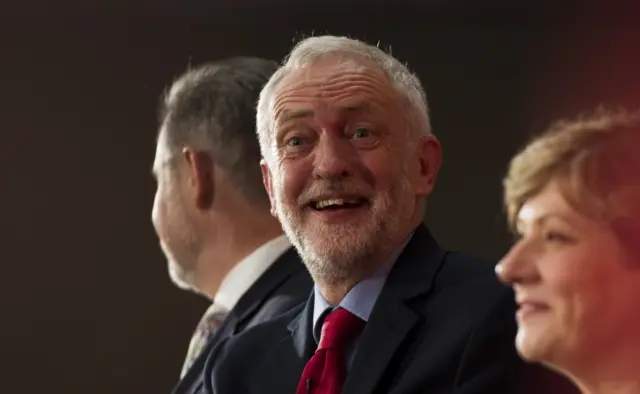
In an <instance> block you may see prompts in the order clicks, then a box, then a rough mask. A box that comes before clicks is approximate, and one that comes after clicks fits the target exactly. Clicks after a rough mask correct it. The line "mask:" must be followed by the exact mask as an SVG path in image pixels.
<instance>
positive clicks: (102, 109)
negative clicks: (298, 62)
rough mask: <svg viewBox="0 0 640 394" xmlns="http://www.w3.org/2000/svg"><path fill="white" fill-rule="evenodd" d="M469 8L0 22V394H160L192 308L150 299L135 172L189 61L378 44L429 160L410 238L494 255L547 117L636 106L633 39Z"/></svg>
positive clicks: (138, 9) (598, 18) (76, 13)
mask: <svg viewBox="0 0 640 394" xmlns="http://www.w3.org/2000/svg"><path fill="white" fill-rule="evenodd" d="M318 3H320V2H318ZM470 3H473V4H474V5H473V6H469V5H468V4H464V2H454V1H439V2H438V1H431V2H429V1H427V2H423V3H420V2H418V1H415V2H413V3H412V4H410V3H408V2H395V3H394V5H390V4H386V5H384V4H373V3H369V4H368V5H367V4H365V3H364V2H361V4H355V5H351V6H345V5H344V2H343V3H338V2H334V3H322V4H323V5H318V4H315V5H313V4H310V3H309V4H306V3H305V4H303V3H300V2H298V3H295V4H294V3H291V4H285V3H284V2H275V3H274V2H271V6H267V5H265V4H262V5H259V4H250V3H249V2H247V1H245V0H239V1H235V2H233V4H234V7H231V6H230V5H226V6H223V5H222V4H215V3H210V2H205V1H192V2H186V3H185V2H181V3H180V5H176V4H171V3H170V2H169V1H164V2H156V3H154V4H152V3H151V2H143V1H138V2H135V3H133V2H129V3H128V4H125V3H124V2H120V3H118V2H114V1H112V2H110V3H108V4H107V3H106V2H105V3H103V4H102V5H99V4H92V5H89V4H87V2H84V3H80V2H77V4H71V3H69V4H65V5H60V4H56V5H54V4H53V2H51V4H48V3H43V2H40V4H38V3H37V2H35V1H23V2H22V3H20V4H19V5H18V4H6V5H3V6H2V7H1V8H0V9H1V10H2V11H0V48H1V51H2V52H1V56H0V75H1V76H2V78H1V79H0V81H1V82H2V83H1V84H0V93H1V94H0V109H1V110H0V114H1V115H0V158H1V162H0V164H1V165H0V180H1V181H2V182H1V185H2V194H1V197H0V201H2V221H1V224H2V225H1V227H0V228H2V237H1V238H0V239H1V240H2V244H1V246H2V249H1V250H2V264H3V265H2V267H3V270H2V272H3V274H2V275H0V288H1V289H2V297H1V298H0V299H1V300H2V301H1V302H2V311H3V316H2V318H1V319H0V326H1V328H0V333H1V337H2V348H1V349H2V360H3V361H4V362H3V365H2V369H1V370H2V374H1V376H2V380H0V391H1V392H15V393H17V392H20V393H96V394H98V393H100V394H101V393H121V394H127V393H163V392H168V391H169V390H170V388H171V386H172V384H173V383H174V382H175V380H176V377H177V375H178V373H179V367H180V364H181V361H182V358H183V356H184V352H185V347H186V344H187V340H188V337H189V335H190V333H191V330H192V328H193V326H194V325H195V323H196V321H197V320H198V318H199V316H200V313H202V311H203V308H204V307H205V305H206V303H205V302H204V300H201V299H199V298H198V297H196V296H194V295H191V294H188V293H185V292H182V291H180V290H178V289H176V288H174V287H173V286H172V284H171V283H170V282H169V279H168V276H167V273H166V264H165V261H164V258H163V256H162V254H161V252H160V250H159V248H158V246H157V240H156V237H155V234H154V232H153V228H152V227H151V223H150V210H151V204H152V199H153V193H154V188H155V184H154V182H153V180H152V178H151V176H150V172H149V170H150V166H151V161H152V158H153V153H154V138H155V129H156V104H157V102H158V96H159V95H160V93H161V92H162V90H163V88H164V86H165V85H166V84H168V83H169V82H170V81H171V80H172V78H174V77H175V76H177V75H178V74H179V73H180V72H182V71H183V70H184V69H185V68H186V66H187V65H188V64H189V63H191V64H197V63H199V62H202V61H206V60H209V59H217V58H222V57H225V56H231V55H257V56H265V57H273V58H278V59H279V58H281V57H282V56H283V55H284V54H285V53H286V52H287V50H288V49H289V48H290V46H291V44H292V39H293V38H294V37H299V36H301V35H302V34H307V35H308V34H311V33H312V32H315V34H320V33H323V32H327V31H328V32H330V33H333V34H350V35H352V36H356V37H359V38H364V39H367V40H369V41H371V42H376V41H378V40H381V41H382V44H383V45H384V46H388V45H391V47H392V50H393V53H394V54H395V55H396V56H397V57H399V58H400V59H401V60H403V61H406V62H408V63H409V65H410V66H412V68H413V69H415V70H416V71H417V72H418V73H419V75H420V77H421V78H422V80H423V82H424V84H425V86H426V89H427V92H428V95H429V100H430V104H431V109H432V119H433V127H434V131H435V133H436V135H437V136H438V137H439V138H440V140H441V142H442V144H443V147H444V152H445V156H444V158H445V164H444V167H443V169H442V172H441V177H440V181H439V185H438V189H437V192H436V194H435V195H434V196H433V199H432V201H431V204H430V210H429V213H428V217H427V219H428V222H429V224H430V225H431V227H432V228H433V230H434V232H435V234H436V235H437V237H438V238H439V239H440V241H441V242H442V243H443V244H444V245H445V246H447V247H451V248H456V249H464V250H467V251H470V252H474V253H477V254H480V255H484V256H488V257H495V258H497V257H499V256H500V254H501V253H503V252H504V251H505V250H506V248H507V247H508V244H509V237H508V235H507V234H506V232H505V231H504V224H503V217H502V213H501V208H500V180H501V177H502V175H503V174H504V171H505V168H506V165H507V162H508V159H509V157H510V155H511V154H512V153H513V152H514V151H515V150H516V148H517V147H518V146H519V145H520V144H521V143H522V141H524V139H525V137H526V136H527V135H528V134H529V133H530V132H531V131H532V130H534V129H537V128H539V127H542V126H543V125H545V124H546V123H547V122H548V121H549V120H550V119H552V118H553V117H555V116H560V115H562V116H564V115H571V114H575V112H576V111H577V110H580V109H589V108H592V107H593V106H594V105H595V104H597V103H600V102H605V103H613V104H617V103H623V104H625V103H626V104H637V103H639V102H640V100H638V98H639V96H640V89H639V87H640V78H639V77H638V73H637V69H638V66H639V65H640V57H639V53H638V52H639V50H638V48H639V47H638V45H637V38H638V37H639V36H638V33H640V28H638V27H637V26H634V24H633V15H638V14H637V13H635V14H633V13H631V12H629V11H628V10H626V12H624V13H611V12H604V11H603V10H604V9H603V8H589V9H585V8H584V7H583V8H577V7H575V6H573V7H570V6H567V7H563V8H562V9H560V8H558V7H553V8H549V7H546V8H545V7H542V5H538V6H534V7H532V6H529V7H524V6H521V7H517V6H511V7H509V9H507V8H505V7H501V6H498V5H495V4H494V5H492V4H491V3H488V2H477V1H475V2H470ZM532 3H533V2H532ZM478 4H481V5H478ZM609 4H610V3H609ZM634 41H635V42H634Z"/></svg>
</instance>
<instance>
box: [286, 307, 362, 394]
mask: <svg viewBox="0 0 640 394" xmlns="http://www.w3.org/2000/svg"><path fill="white" fill-rule="evenodd" d="M364 324H365V322H364V321H363V320H362V319H360V318H359V317H358V316H356V315H354V314H352V313H351V312H349V311H348V310H346V309H342V308H338V309H336V310H334V311H333V312H331V313H329V314H328V315H327V317H326V318H325V319H324V323H323V324H322V333H321V334H320V343H319V344H318V349H317V350H316V352H315V354H314V355H313V357H311V359H310V360H309V362H308V363H307V365H306V366H305V367H304V371H302V378H301V379H300V382H299V383H298V389H297V390H296V394H339V393H340V392H341V391H342V386H343V385H344V381H345V379H346V378H347V365H346V354H345V350H346V347H347V345H349V343H350V342H351V341H352V340H353V339H354V338H355V337H356V335H358V334H359V333H360V331H362V329H363V328H364Z"/></svg>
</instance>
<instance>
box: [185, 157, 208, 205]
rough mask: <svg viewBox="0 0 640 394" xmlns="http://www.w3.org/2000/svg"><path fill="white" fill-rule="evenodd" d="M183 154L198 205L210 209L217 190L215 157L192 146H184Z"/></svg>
mask: <svg viewBox="0 0 640 394" xmlns="http://www.w3.org/2000/svg"><path fill="white" fill-rule="evenodd" d="M182 155H183V157H184V160H185V162H186V163H187V167H188V170H189V177H188V179H189V180H190V186H191V187H192V188H193V190H194V194H193V195H194V197H195V203H196V206H197V207H198V208H199V209H209V208H210V207H211V204H213V196H214V192H215V190H214V189H215V188H214V184H215V183H214V180H215V179H214V172H213V159H212V158H211V156H210V155H209V154H208V153H206V152H203V151H196V150H194V149H192V148H190V147H185V148H183V149H182Z"/></svg>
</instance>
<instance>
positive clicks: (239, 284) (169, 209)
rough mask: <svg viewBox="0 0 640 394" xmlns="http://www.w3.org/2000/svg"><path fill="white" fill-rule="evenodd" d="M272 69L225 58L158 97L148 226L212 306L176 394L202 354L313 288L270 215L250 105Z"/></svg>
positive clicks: (194, 375) (176, 276) (172, 267)
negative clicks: (155, 186) (154, 185)
mask: <svg viewBox="0 0 640 394" xmlns="http://www.w3.org/2000/svg"><path fill="white" fill-rule="evenodd" d="M276 69H277V64H276V63H275V62H272V61H269V60H262V59H257V58H232V59H227V60H223V61H219V62H215V63H210V64H206V65H203V66H201V67H199V68H196V69H193V70H190V71H188V72H187V73H186V74H184V75H183V76H181V77H180V78H179V79H178V80H177V81H176V82H175V83H174V84H173V85H172V86H171V88H170V89H169V91H168V93H167V94H166V95H165V96H164V100H163V102H162V110H161V120H160V121H161V127H160V132H159V136H158V144H157V150H156V156H155V162H154V164H153V173H154V175H155V177H156V179H157V182H158V189H157V191H156V196H155V201H154V205H153V213H152V219H153V224H154V226H155V228H156V231H157V233H158V236H159V238H160V244H161V246H162V249H163V250H164V252H165V254H166V256H167V259H168V261H169V273H170V275H171V278H172V280H173V281H174V282H175V283H176V284H177V285H178V286H180V287H181V288H183V289H188V290H192V291H194V292H197V293H200V294H202V295H204V296H205V297H207V298H209V299H210V300H212V305H211V307H210V308H209V309H208V310H207V312H206V313H205V315H204V316H203V318H202V320H201V322H200V324H199V325H198V327H197V329H196V331H195V332H194V335H193V338H192V340H191V343H190V345H189V349H188V353H187V357H186V360H185V362H184V367H183V370H182V374H181V378H182V379H181V382H180V383H179V384H178V386H177V387H176V388H175V390H174V392H175V393H189V392H195V391H196V390H198V387H199V386H200V385H201V382H202V376H201V372H202V368H203V365H204V361H205V359H206V357H204V356H203V353H204V354H206V352H207V350H206V349H207V348H208V347H211V346H213V345H215V344H216V343H217V342H219V341H220V340H222V339H224V338H226V337H228V336H230V335H232V334H235V333H237V332H240V331H242V330H244V329H245V328H247V327H250V326H252V325H255V324H257V323H260V322H263V321H265V320H268V319H269V318H272V317H273V316H276V315H278V314H280V313H282V312H284V311H287V310H289V309H291V308H292V307H293V306H295V305H298V304H300V303H302V302H304V300H305V299H306V298H307V297H308V293H309V290H310V289H311V288H312V282H311V279H310V277H309V275H308V272H307V271H306V269H305V267H304V265H302V264H301V263H300V259H299V257H298V255H297V253H296V251H295V250H294V249H293V248H292V247H291V244H290V243H289V241H288V240H287V238H286V237H285V236H284V235H283V232H282V227H281V225H280V224H279V222H278V221H277V220H276V219H275V218H274V217H272V216H271V215H270V214H269V199H268V196H267V193H266V192H265V188H264V185H263V183H262V179H261V173H260V165H259V164H260V147H259V145H258V140H257V138H256V133H255V104H256V101H257V99H258V94H259V92H260V89H261V88H262V86H263V85H264V84H265V83H266V82H267V80H268V79H269V77H270V76H271V74H272V73H273V72H274V71H275V70H276Z"/></svg>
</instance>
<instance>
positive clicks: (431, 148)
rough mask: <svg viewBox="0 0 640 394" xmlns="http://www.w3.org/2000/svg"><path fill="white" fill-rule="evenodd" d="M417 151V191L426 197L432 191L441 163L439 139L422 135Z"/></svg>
mask: <svg viewBox="0 0 640 394" xmlns="http://www.w3.org/2000/svg"><path fill="white" fill-rule="evenodd" d="M417 153H418V159H419V171H418V183H417V185H418V187H417V192H418V195H419V196H420V197H427V196H429V195H430V194H431V193H432V192H433V189H434V187H435V184H436V180H437V178H438V172H439V171H440V166H441V165H442V148H441V146H440V141H438V139H437V138H436V137H435V136H433V135H428V136H426V137H422V138H421V139H420V142H419V146H418V152H417Z"/></svg>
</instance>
